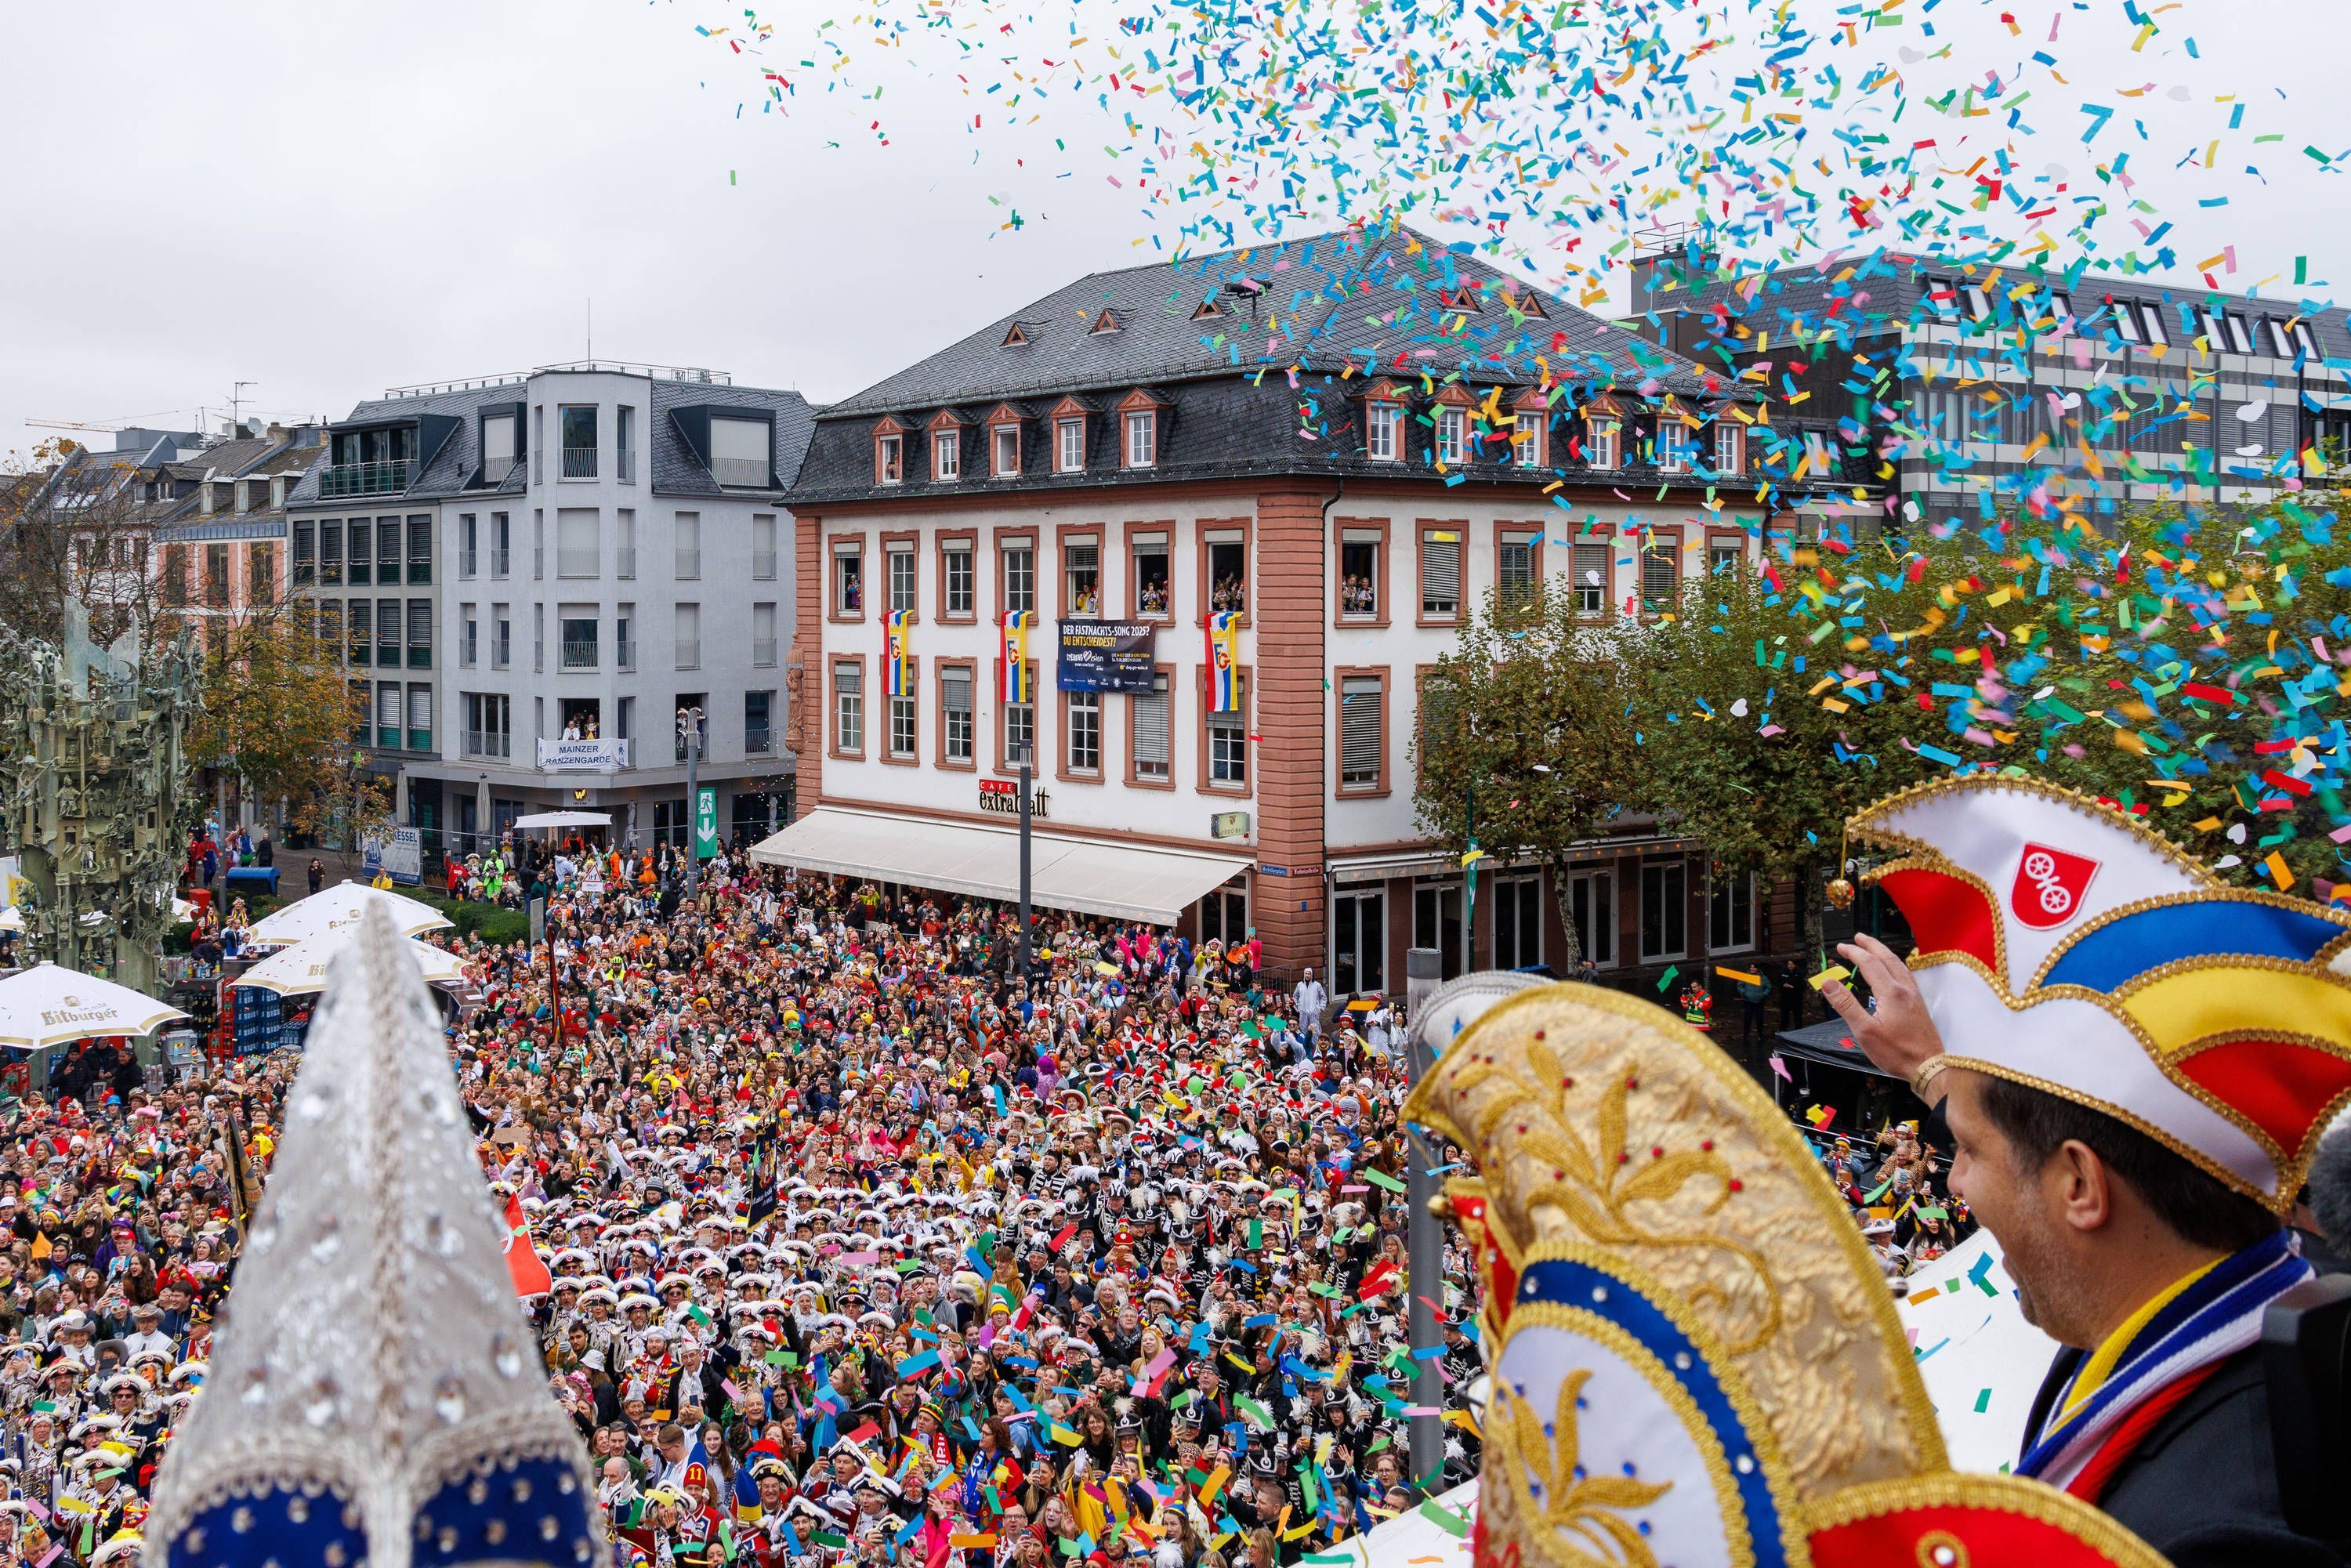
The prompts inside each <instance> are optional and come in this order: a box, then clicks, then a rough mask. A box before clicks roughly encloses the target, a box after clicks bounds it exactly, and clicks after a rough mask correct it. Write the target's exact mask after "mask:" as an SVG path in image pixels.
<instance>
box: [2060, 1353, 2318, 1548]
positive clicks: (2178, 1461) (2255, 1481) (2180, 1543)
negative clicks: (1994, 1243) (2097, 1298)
mask: <svg viewBox="0 0 2351 1568" xmlns="http://www.w3.org/2000/svg"><path fill="white" fill-rule="evenodd" d="M2260 1355H2261V1353H2260V1349H2259V1347H2258V1346H2256V1347H2253V1348H2252V1349H2247V1350H2242V1351H2239V1352H2238V1353H2237V1354H2235V1355H2232V1356H2231V1357H2229V1358H2228V1359H2227V1360H2226V1361H2223V1362H2222V1363H2220V1367H2219V1369H2218V1370H2217V1371H2215V1372H2214V1373H2213V1374H2212V1375H2211V1376H2210V1377H2209V1378H2207V1379H2205V1381H2204V1382H2203V1384H2202V1385H2200V1386H2199V1387H2198V1388H2197V1389H2196V1390H2195V1392H2193V1393H2191V1394H2190V1395H2189V1396H2188V1397H2187V1398H2185V1399H2183V1400H2181V1401H2180V1402H2179V1405H2178V1406H2175V1407H2174V1408H2173V1409H2171V1410H2170V1411H2169V1412H2168V1413H2167V1414H2166V1415H2165V1416H2164V1417H2163V1418H2162V1419H2161V1420H2160V1421H2158V1422H2157V1423H2156V1425H2155V1427H2153V1429H2151V1430H2150V1431H2149V1432H2148V1433H2147V1436H2146V1437H2143V1438H2141V1439H2140V1441H2139V1443H2138V1445H2137V1448H2134V1449H2133V1450H2132V1451H2131V1454H2130V1457H2129V1458H2126V1459H2125V1460H2124V1461H2123V1463H2122V1466H2121V1468H2119V1469H2116V1471H2115V1473H2114V1476H2113V1478H2112V1479H2110V1480H2108V1482H2107V1483H2106V1488H2105V1492H2104V1493H2103V1495H2101V1496H2100V1497H2098V1498H2097V1499H2096V1502H2097V1506H2098V1507H2099V1508H2100V1509H2102V1510H2103V1511H2105V1513H2107V1514H2108V1515H2109V1516H2111V1517H2112V1518H2113V1519H2115V1520H2116V1521H2117V1522H2119V1523H2121V1524H2123V1525H2125V1526H2126V1527H2127V1528H2129V1529H2130V1530H2131V1531H2134V1532H2135V1533H2137V1535H2138V1537H2139V1538H2140V1539H2141V1540H2143V1541H2145V1542H2147V1544H2148V1545H2149V1546H2152V1547H2154V1548H2155V1549H2156V1550H2157V1551H2158V1552H2162V1553H2163V1555H2164V1556H2165V1557H2167V1558H2168V1559H2170V1561H2171V1563H2172V1568H2343V1562H2344V1560H2343V1558H2341V1557H2340V1556H2338V1555H2337V1554H2336V1553H2335V1552H2334V1551H2333V1549H2331V1548H2329V1547H2328V1546H2326V1545H2325V1544H2324V1543H2322V1542H2316V1541H2313V1540H2311V1539H2310V1538H2309V1537H2307V1536H2302V1535H2296V1534H2295V1533H2294V1531H2291V1530H2289V1529H2287V1528H2286V1524H2285V1511H2284V1505H2283V1502H2282V1501H2281V1500H2280V1499H2279V1497H2278V1485H2277V1461H2276V1458H2275V1456H2274V1454H2273V1450H2272V1448H2271V1447H2270V1412H2269V1394H2268V1390H2267V1388H2266V1386H2265V1385H2264V1384H2263V1382H2262V1366H2261V1360H2260ZM2083 1359H2084V1355H2083V1353H2082V1352H2081V1351H2078V1350H2073V1349H2067V1350H2064V1351H2061V1352H2059V1353H2058V1355H2057V1359H2056V1361H2055V1362H2054V1363H2053V1364H2051V1366H2050V1368H2049V1375H2048V1376H2047V1377H2045V1378H2043V1380H2042V1384H2041V1392H2040V1393H2039V1395H2037V1396H2035V1397H2034V1399H2033V1402H2032V1418H2031V1419H2030V1420H2029V1421H2028V1422H2027V1423H2026V1427H2025V1429H2026V1430H2027V1431H2028V1432H2037V1431H2039V1430H2040V1429H2041V1424H2042V1422H2043V1419H2044V1418H2045V1417H2046V1416H2048V1414H2049V1410H2050V1407H2051V1406H2053V1404H2054V1403H2055V1402H2056V1400H2057V1399H2058V1397H2059V1396H2061V1395H2062V1394H2063V1393H2064V1388H2065V1385H2066V1384H2067V1383H2068V1382H2069V1381H2070V1380H2071V1379H2072V1377H2073V1375H2074V1369H2075V1368H2076V1367H2077V1366H2079V1365H2080V1364H2082V1361H2083Z"/></svg>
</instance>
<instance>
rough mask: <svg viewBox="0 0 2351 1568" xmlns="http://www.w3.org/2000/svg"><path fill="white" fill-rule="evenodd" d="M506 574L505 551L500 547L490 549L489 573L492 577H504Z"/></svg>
mask: <svg viewBox="0 0 2351 1568" xmlns="http://www.w3.org/2000/svg"><path fill="white" fill-rule="evenodd" d="M506 574H507V552H506V551H504V550H502V549H494V550H492V551H491V552H490V575H491V576H492V577H504V576H505V575H506Z"/></svg>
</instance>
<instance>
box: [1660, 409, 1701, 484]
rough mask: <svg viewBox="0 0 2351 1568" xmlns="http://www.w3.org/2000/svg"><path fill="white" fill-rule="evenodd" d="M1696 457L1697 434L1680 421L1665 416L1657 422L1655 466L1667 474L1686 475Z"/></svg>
mask: <svg viewBox="0 0 2351 1568" xmlns="http://www.w3.org/2000/svg"><path fill="white" fill-rule="evenodd" d="M1697 455H1698V433H1697V432H1696V431H1694V430H1692V429H1691V428H1690V427H1689V426H1688V425H1687V424H1684V423H1682V422H1681V421H1680V420H1678V419H1676V418H1673V417H1672V416H1671V415H1668V416H1667V417H1666V418H1664V419H1661V420H1659V421H1658V422H1657V466H1658V467H1659V468H1662V469H1664V470H1665V471H1666V472H1667V473H1668V474H1687V473H1688V472H1689V470H1690V465H1691V462H1692V460H1693V459H1694V458H1695V457H1696V456H1697Z"/></svg>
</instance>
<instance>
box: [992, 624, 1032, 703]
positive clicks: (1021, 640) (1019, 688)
mask: <svg viewBox="0 0 2351 1568" xmlns="http://www.w3.org/2000/svg"><path fill="white" fill-rule="evenodd" d="M1036 624H1037V612H1035V611H1033V610H1008V611H1007V612H1005V614H1004V645H1003V647H1002V648H1001V649H1000V650H999V651H998V653H997V658H996V667H997V670H998V674H1000V676H1001V677H1002V678H1001V682H1000V685H1001V686H1002V700H1004V701H1005V702H1008V703H1025V702H1034V701H1035V700H1036V696H1037V690H1036V688H1037V677H1036V672H1035V670H1034V669H1033V668H1032V667H1031V666H1030V664H1029V628H1031V627H1033V626H1034V625H1036Z"/></svg>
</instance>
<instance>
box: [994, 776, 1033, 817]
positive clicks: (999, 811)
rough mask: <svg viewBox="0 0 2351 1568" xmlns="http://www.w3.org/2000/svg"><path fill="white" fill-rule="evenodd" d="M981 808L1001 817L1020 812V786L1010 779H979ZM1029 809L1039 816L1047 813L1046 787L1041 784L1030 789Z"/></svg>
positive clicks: (1017, 814)
mask: <svg viewBox="0 0 2351 1568" xmlns="http://www.w3.org/2000/svg"><path fill="white" fill-rule="evenodd" d="M979 809H980V810H983V811H987V812H992V813H994V814H995V815H997V816H999V817H1018V816H1019V814H1020V786H1019V784H1018V783H1017V782H1015V781H1014V780H1012V779H981V780H980V781H979ZM1029 810H1030V811H1031V812H1032V813H1034V814H1035V815H1037V816H1040V817H1041V816H1043V815H1044V814H1045V787H1044V786H1043V785H1041V784H1040V785H1037V786H1035V787H1034V788H1032V789H1030V790H1029Z"/></svg>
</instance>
